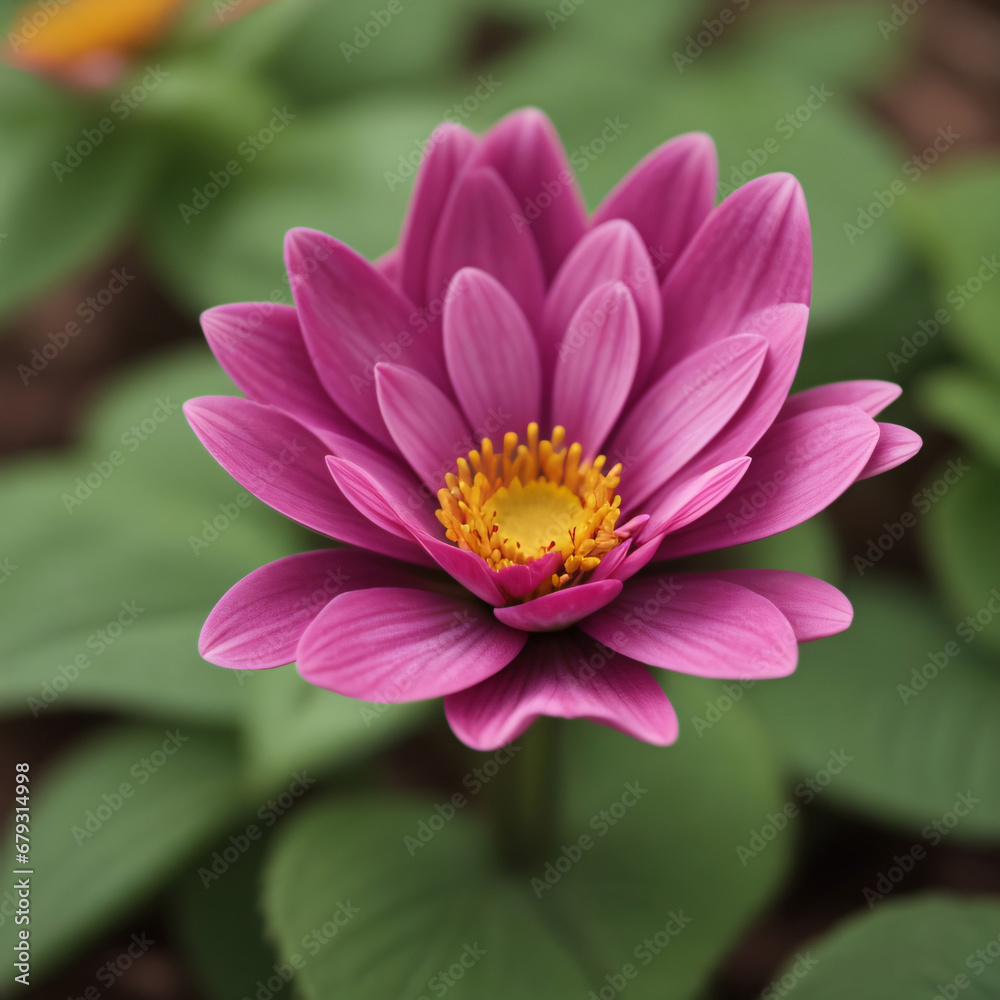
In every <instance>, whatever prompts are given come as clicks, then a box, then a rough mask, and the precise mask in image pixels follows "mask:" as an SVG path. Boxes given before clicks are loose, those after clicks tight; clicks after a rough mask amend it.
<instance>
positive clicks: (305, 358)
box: [201, 302, 354, 433]
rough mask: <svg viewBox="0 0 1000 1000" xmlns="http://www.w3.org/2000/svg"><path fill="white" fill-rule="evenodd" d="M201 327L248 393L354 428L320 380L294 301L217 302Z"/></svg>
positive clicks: (300, 416) (319, 421) (307, 418)
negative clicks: (225, 304)
mask: <svg viewBox="0 0 1000 1000" xmlns="http://www.w3.org/2000/svg"><path fill="white" fill-rule="evenodd" d="M201 327H202V329H203V330H204V331H205V339H206V340H207V341H208V345H209V347H211V348H212V353H213V354H214V355H215V357H216V358H217V359H218V362H219V364H220V365H222V367H223V368H224V369H225V371H226V374H227V375H228V376H229V377H230V378H231V379H232V380H233V381H234V382H235V383H236V385H237V386H239V388H240V391H241V392H243V393H244V395H246V396H247V397H248V398H249V399H252V400H254V401H255V402H257V403H264V404H265V405H268V406H276V407H278V409H279V410H284V411H285V412H286V413H288V414H290V415H291V416H293V417H295V418H296V419H297V420H300V421H302V423H304V424H306V425H307V426H311V427H321V428H331V429H335V430H338V431H339V432H340V433H344V431H345V430H348V432H350V431H351V430H354V425H353V424H352V423H351V422H350V421H348V420H347V419H346V418H345V417H344V415H343V414H342V413H341V412H340V409H339V407H338V406H337V405H336V404H335V403H334V402H333V400H332V399H331V398H330V395H329V393H327V391H326V390H325V389H324V388H323V386H322V384H321V383H320V380H319V378H318V377H317V375H316V369H315V368H314V367H313V363H312V358H310V357H309V352H308V351H307V350H306V345H305V342H304V341H303V340H302V330H301V329H300V328H299V318H298V316H297V314H296V312H295V310H294V309H292V308H291V306H283V305H280V304H277V303H274V302H239V303H236V304H233V305H227V306H216V307H215V308H214V309H208V310H206V311H205V312H203V313H202V314H201Z"/></svg>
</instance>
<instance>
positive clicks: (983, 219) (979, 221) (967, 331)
mask: <svg viewBox="0 0 1000 1000" xmlns="http://www.w3.org/2000/svg"><path fill="white" fill-rule="evenodd" d="M946 155H947V154H946ZM904 218H906V219H907V220H908V221H909V222H910V223H911V225H912V228H913V232H914V234H915V236H916V238H917V239H918V240H919V241H920V242H921V243H922V245H923V249H924V254H925V256H926V258H927V261H928V263H929V264H930V266H931V268H932V269H933V274H934V283H935V288H936V292H937V297H938V299H939V300H940V301H941V305H942V306H943V307H944V308H946V309H947V310H948V312H949V315H950V317H951V319H952V321H953V322H952V323H951V325H950V327H949V334H950V336H952V337H954V338H955V339H956V341H957V342H958V344H959V345H960V346H961V348H962V350H963V351H964V352H965V353H966V354H967V355H968V356H969V358H970V359H971V360H973V361H975V362H981V363H983V364H986V365H987V366H989V368H990V369H991V370H992V373H993V374H994V376H997V375H1000V337H998V336H997V333H998V330H1000V320H998V319H997V317H998V315H1000V279H998V278H997V273H998V271H1000V260H998V258H997V242H996V238H997V232H998V230H1000V168H998V167H997V166H996V164H995V163H993V162H992V161H988V160H979V161H976V160H972V161H966V162H964V163H962V164H958V165H954V166H952V167H951V168H950V169H949V170H947V171H944V170H941V171H940V173H935V175H934V176H933V177H932V178H931V177H929V178H928V180H927V181H926V182H925V183H924V184H922V185H921V188H920V192H919V196H918V197H914V199H913V200H912V201H910V202H908V203H907V205H906V207H905V212H904Z"/></svg>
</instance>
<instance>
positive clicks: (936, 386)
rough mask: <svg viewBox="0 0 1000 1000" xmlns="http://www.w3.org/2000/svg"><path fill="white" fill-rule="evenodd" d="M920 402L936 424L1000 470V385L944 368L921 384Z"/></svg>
mask: <svg viewBox="0 0 1000 1000" xmlns="http://www.w3.org/2000/svg"><path fill="white" fill-rule="evenodd" d="M920 401H921V403H922V406H923V409H924V411H925V412H926V413H927V415H928V416H929V417H930V418H931V419H932V420H933V421H934V422H935V423H936V424H938V425H940V426H941V427H944V428H946V429H947V430H949V431H951V432H952V433H953V434H955V435H957V436H958V437H960V438H961V439H962V440H964V441H967V442H968V443H969V445H970V446H971V447H972V448H973V449H974V450H975V451H976V452H978V453H979V454H980V455H982V456H983V457H984V458H985V459H986V460H987V461H989V462H991V463H992V464H993V465H994V466H1000V385H998V384H997V383H996V382H993V381H990V380H988V379H985V378H983V377H982V376H981V375H977V374H974V373H973V372H971V371H963V370H961V369H957V368H942V369H938V370H937V371H934V372H931V373H930V374H928V375H927V377H926V378H925V379H924V380H923V381H922V382H921V384H920Z"/></svg>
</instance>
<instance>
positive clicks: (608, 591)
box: [493, 580, 622, 632]
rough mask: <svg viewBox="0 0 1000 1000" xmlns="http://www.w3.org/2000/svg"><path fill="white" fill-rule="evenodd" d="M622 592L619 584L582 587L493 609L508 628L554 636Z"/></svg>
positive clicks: (609, 581)
mask: <svg viewBox="0 0 1000 1000" xmlns="http://www.w3.org/2000/svg"><path fill="white" fill-rule="evenodd" d="M621 591H622V585H621V581H619V580H600V581H598V582H597V583H581V584H578V585H577V586H575V587H565V588H564V589H563V590H554V591H553V592H552V593H551V594H546V595H545V596H544V597H535V598H533V599H532V600H530V601H525V602H524V604H512V605H511V606H510V607H507V608H496V609H495V610H494V612H493V613H494V614H495V615H496V616H497V618H498V619H499V620H500V621H502V622H503V623H504V624H505V625H509V626H510V627H511V628H517V629H521V630H523V631H525V632H557V631H559V630H560V629H564V628H567V627H568V626H570V625H575V624H576V623H577V622H578V621H580V619H581V618H586V617H587V615H591V614H593V613H594V612H595V611H597V610H599V609H600V608H603V607H604V605H605V604H607V603H608V602H610V601H613V600H614V599H615V598H616V597H617V596H618V595H619V594H620V593H621Z"/></svg>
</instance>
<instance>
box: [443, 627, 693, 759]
mask: <svg viewBox="0 0 1000 1000" xmlns="http://www.w3.org/2000/svg"><path fill="white" fill-rule="evenodd" d="M444 708H445V712H446V714H447V716H448V722H449V724H450V725H451V728H452V729H453V730H454V731H455V735H456V736H458V738H459V739H460V740H461V741H462V742H463V743H465V744H467V745H468V746H470V747H472V748H473V749H475V750H495V749H497V748H498V747H501V746H504V745H505V744H507V743H510V742H512V741H513V740H515V739H517V737H518V736H520V735H521V734H522V733H523V732H524V731H525V730H526V729H527V728H528V727H529V726H530V725H531V724H532V723H533V722H534V721H535V720H536V719H537V718H538V717H539V716H541V715H550V716H555V717H556V718H560V719H587V720H588V721H590V722H597V723H599V724H601V725H604V726H610V727H611V728H612V729H617V730H618V731H619V732H623V733H625V734H626V735H627V736H632V737H634V738H635V739H638V740H643V741H645V742H646V743H652V744H654V745H656V746H667V745H669V744H670V743H673V742H674V740H676V739H677V728H678V727H677V715H676V713H675V712H674V709H673V706H672V705H671V704H670V702H669V701H668V700H667V696H666V695H665V694H664V693H663V689H662V688H661V687H660V685H659V684H657V683H656V681H655V680H653V678H652V676H651V675H650V673H649V671H648V670H647V669H646V668H645V667H644V666H643V665H642V664H641V663H636V662H635V661H634V660H630V659H629V658H628V657H623V656H616V654H614V653H612V652H610V651H609V650H607V649H604V650H601V649H599V648H598V647H597V645H596V644H595V643H593V642H592V641H591V640H589V639H587V638H586V637H585V636H582V635H580V634H579V633H578V632H569V633H567V634H566V635H560V636H552V637H545V636H538V637H536V638H533V639H532V641H531V643H530V645H528V647H527V648H526V649H525V650H524V651H523V652H522V653H521V654H520V656H518V657H517V659H516V660H514V662H513V663H511V664H510V665H509V666H507V667H505V668H504V669H503V670H501V671H500V672H499V673H496V674H494V675H493V676H492V677H490V678H488V679H487V680H485V681H481V682H480V683H479V684H477V685H475V686H474V687H469V688H466V689H465V690H464V691H459V692H456V693H455V694H450V695H448V696H447V697H446V698H445V701H444Z"/></svg>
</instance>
